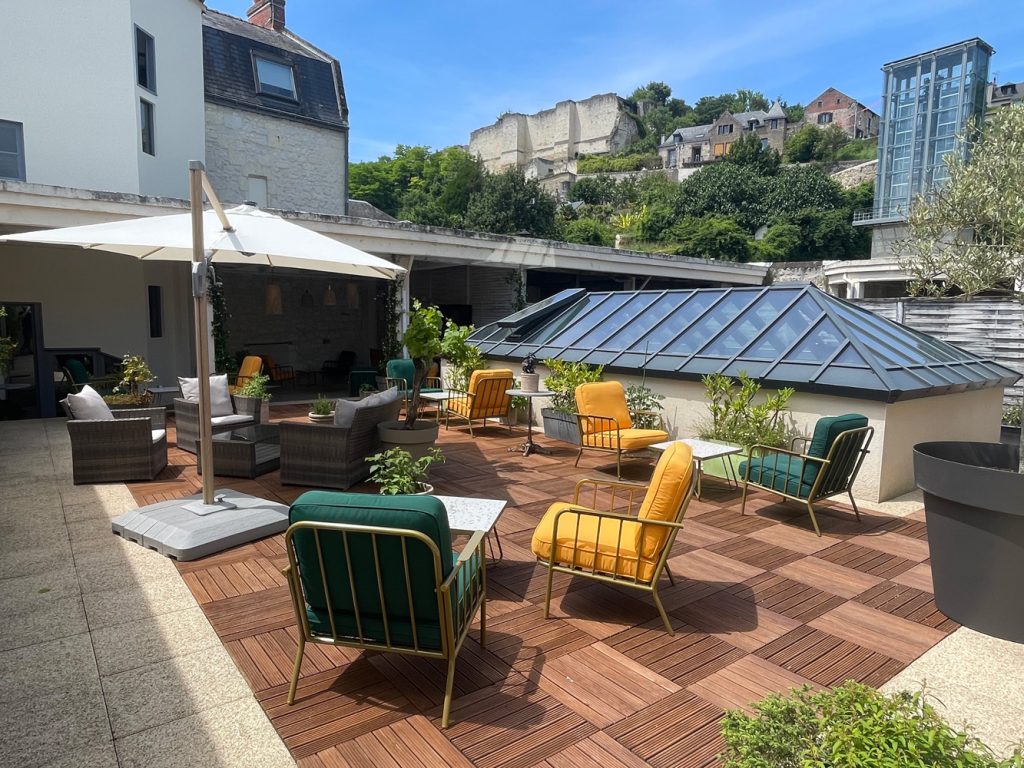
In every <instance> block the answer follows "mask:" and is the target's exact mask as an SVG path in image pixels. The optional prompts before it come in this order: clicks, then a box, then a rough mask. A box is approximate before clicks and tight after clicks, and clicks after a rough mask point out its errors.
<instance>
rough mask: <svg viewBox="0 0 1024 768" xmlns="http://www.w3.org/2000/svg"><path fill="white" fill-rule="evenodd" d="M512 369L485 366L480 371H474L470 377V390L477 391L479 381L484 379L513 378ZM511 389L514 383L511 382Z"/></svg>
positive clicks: (509, 386)
mask: <svg viewBox="0 0 1024 768" xmlns="http://www.w3.org/2000/svg"><path fill="white" fill-rule="evenodd" d="M511 378H512V371H510V370H508V369H507V368H484V369H481V370H479V371H473V373H472V374H471V375H470V377H469V391H470V392H474V393H475V392H476V388H477V385H478V383H479V382H481V381H483V380H484V379H511ZM508 388H509V389H512V384H511V383H509V385H508Z"/></svg>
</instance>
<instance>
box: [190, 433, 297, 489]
mask: <svg viewBox="0 0 1024 768" xmlns="http://www.w3.org/2000/svg"><path fill="white" fill-rule="evenodd" d="M200 448H201V446H200V444H199V441H198V440H197V441H196V467H197V469H198V471H199V473H200V474H202V465H201V463H200V461H199V452H200ZM280 466H281V432H280V428H279V427H278V426H277V425H276V424H257V425H255V426H252V427H242V428H241V429H236V430H233V431H231V432H221V433H220V434H217V435H214V436H213V472H214V474H217V475H228V476H230V477H250V478H251V477H258V476H260V475H264V474H266V473H267V472H273V471H274V470H275V469H278V468H279V467H280Z"/></svg>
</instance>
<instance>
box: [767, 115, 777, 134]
mask: <svg viewBox="0 0 1024 768" xmlns="http://www.w3.org/2000/svg"><path fill="white" fill-rule="evenodd" d="M768 128H769V129H770V130H773V131H777V130H778V129H779V118H777V117H773V118H772V119H771V122H770V123H769V124H768Z"/></svg>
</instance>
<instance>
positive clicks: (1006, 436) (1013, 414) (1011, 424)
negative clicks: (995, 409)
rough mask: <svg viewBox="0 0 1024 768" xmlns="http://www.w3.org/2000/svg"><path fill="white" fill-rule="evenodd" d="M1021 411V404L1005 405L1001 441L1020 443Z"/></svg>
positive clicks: (1009, 443)
mask: <svg viewBox="0 0 1024 768" xmlns="http://www.w3.org/2000/svg"><path fill="white" fill-rule="evenodd" d="M1020 413H1021V407H1020V406H1019V405H1004V406H1003V423H1002V426H1001V428H1000V433H999V442H1001V443H1004V444H1005V445H1018V444H1019V443H1020Z"/></svg>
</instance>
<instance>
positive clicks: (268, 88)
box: [255, 56, 296, 101]
mask: <svg viewBox="0 0 1024 768" xmlns="http://www.w3.org/2000/svg"><path fill="white" fill-rule="evenodd" d="M255 61H256V90H257V91H259V92H260V93H265V94H267V95H268V96H277V97H278V98H281V99H291V100H293V101H295V100H296V99H295V71H294V70H293V69H292V67H291V65H289V64H282V63H281V62H279V61H273V60H271V59H265V58H263V57H262V56H256V57H255Z"/></svg>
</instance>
